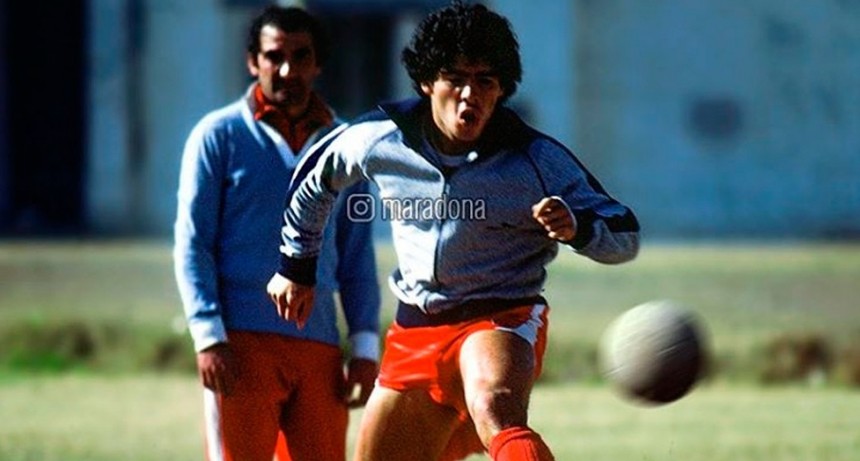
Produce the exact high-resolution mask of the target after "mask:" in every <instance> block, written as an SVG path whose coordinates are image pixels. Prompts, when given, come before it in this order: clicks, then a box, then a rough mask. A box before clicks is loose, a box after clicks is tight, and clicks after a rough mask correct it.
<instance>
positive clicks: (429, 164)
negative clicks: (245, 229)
mask: <svg viewBox="0 0 860 461" xmlns="http://www.w3.org/2000/svg"><path fill="white" fill-rule="evenodd" d="M429 111H430V109H429V105H428V103H427V102H425V101H419V100H409V101H404V102H401V103H397V104H390V105H383V106H382V107H381V110H379V111H376V112H375V113H372V114H370V115H368V116H366V117H364V118H363V119H359V120H357V121H356V122H354V123H352V124H351V126H349V127H348V128H345V129H340V130H337V131H336V132H334V133H332V134H331V135H329V137H327V139H325V140H323V141H321V142H320V143H319V144H318V147H319V148H315V150H314V152H312V153H311V154H310V155H308V156H307V157H306V158H305V159H304V160H303V162H302V164H301V165H300V166H299V170H298V171H297V173H296V176H295V177H294V179H293V184H292V185H291V186H290V187H291V190H290V197H289V198H288V202H287V207H286V209H285V212H284V220H285V225H284V228H283V230H282V241H283V245H282V247H281V252H282V253H283V255H282V258H281V268H280V269H279V272H280V273H281V274H282V275H285V276H286V277H288V278H291V279H293V280H296V281H304V282H305V283H310V282H312V280H311V276H312V275H313V264H314V258H316V257H317V256H318V254H320V253H319V248H320V243H321V241H322V238H323V233H322V230H323V225H324V223H325V219H326V216H327V215H328V213H329V210H330V207H331V206H332V204H333V203H334V201H335V197H336V193H337V191H339V190H343V189H344V188H346V187H349V186H351V185H353V184H355V183H359V182H364V181H372V182H373V183H375V184H376V186H378V188H379V194H380V198H381V201H382V206H381V209H379V210H376V211H377V212H378V213H383V217H385V215H384V214H385V213H387V214H388V218H391V227H392V235H393V239H394V245H395V250H396V253H397V256H398V268H397V269H396V270H395V271H394V273H393V274H392V275H391V277H390V278H389V285H390V287H391V289H392V290H393V292H394V293H395V295H396V296H397V298H398V299H399V300H400V301H402V302H403V303H405V304H408V305H414V306H417V307H418V308H419V309H421V311H423V312H424V313H426V314H430V315H431V316H432V315H434V314H438V313H440V312H442V311H448V310H451V309H457V308H458V307H464V305H467V304H469V303H473V302H476V301H481V300H510V299H531V298H534V297H539V296H540V295H541V292H542V290H543V285H544V282H545V280H546V270H545V267H546V265H547V264H548V263H549V262H550V261H551V260H552V259H553V258H554V257H555V256H556V254H557V251H558V242H557V241H555V240H552V239H550V238H549V237H548V236H547V235H546V231H545V230H544V229H543V228H542V227H541V226H540V225H539V224H538V223H537V222H536V221H535V220H534V218H532V210H531V207H532V205H534V204H536V203H538V202H539V201H540V200H541V199H542V198H544V197H550V196H557V197H560V198H561V199H562V200H563V201H564V202H565V203H566V204H567V206H568V207H569V208H570V209H571V211H572V213H573V215H574V217H575V220H576V222H577V233H576V236H575V238H574V239H573V241H571V242H569V246H570V247H571V248H572V249H573V250H574V251H575V252H576V253H578V254H581V255H583V256H586V257H588V258H591V259H593V260H595V261H598V262H602V263H607V264H615V263H621V262H625V261H628V260H631V259H633V258H634V257H635V256H636V254H637V252H638V248H639V223H638V221H637V220H636V217H635V216H634V214H633V212H632V211H631V210H630V209H628V208H627V207H625V206H624V205H622V204H620V203H619V202H617V201H616V200H614V199H613V198H612V197H610V196H609V195H608V194H607V193H606V191H605V190H604V189H603V187H602V186H601V185H600V184H599V183H598V181H597V180H596V179H595V178H594V177H593V176H592V175H591V174H590V173H589V172H588V171H587V170H586V169H585V167H584V166H583V165H582V163H580V161H579V160H578V159H577V158H576V157H575V156H574V155H573V154H572V153H571V152H570V151H569V150H568V149H566V148H565V147H564V146H562V145H561V144H559V143H558V142H557V141H555V140H553V139H551V138H549V137H548V136H546V135H544V134H542V133H540V132H538V131H536V130H535V129H533V128H531V127H529V126H527V125H526V124H525V123H524V122H523V121H522V120H521V119H520V118H519V117H517V116H516V115H515V114H514V113H513V112H512V111H510V110H509V109H506V108H504V107H500V108H498V109H497V110H496V113H495V114H494V115H493V118H492V119H491V120H490V121H489V122H488V126H487V128H486V131H485V133H484V135H483V136H482V143H481V147H480V148H478V149H477V150H476V151H475V152H471V153H469V154H467V157H466V159H467V163H466V164H464V165H462V166H460V167H458V168H456V169H454V170H453V171H450V172H446V169H445V168H444V167H443V165H442V163H441V161H440V158H439V156H438V154H437V153H436V152H435V151H434V150H433V149H432V147H430V145H429V143H427V142H426V141H425V137H424V135H423V132H422V126H423V123H422V121H423V119H424V117H425V116H426V114H428V113H429ZM481 206H482V208H481ZM407 207H411V208H407ZM428 207H431V208H432V209H430V208H428ZM455 207H456V213H455ZM469 207H471V208H470V209H471V211H468V213H469V215H466V211H464V210H466V209H467V208H469ZM364 209H366V207H362V208H361V210H364ZM416 209H418V211H417V212H416ZM361 210H358V211H361ZM481 210H483V211H481ZM355 211H356V210H353V212H355ZM407 211H409V212H408V213H407ZM455 214H457V215H456V216H455Z"/></svg>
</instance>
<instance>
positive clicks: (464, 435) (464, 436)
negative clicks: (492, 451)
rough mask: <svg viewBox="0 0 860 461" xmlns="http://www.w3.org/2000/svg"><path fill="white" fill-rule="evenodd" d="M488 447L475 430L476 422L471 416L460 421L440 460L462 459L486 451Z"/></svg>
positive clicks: (458, 460) (452, 460) (457, 460)
mask: <svg viewBox="0 0 860 461" xmlns="http://www.w3.org/2000/svg"><path fill="white" fill-rule="evenodd" d="M486 450H487V449H486V448H485V447H484V444H483V442H481V439H480V438H479V437H478V434H477V432H475V424H474V423H473V422H472V419H471V418H469V419H468V420H466V421H463V422H462V423H460V425H458V426H457V428H456V429H455V430H454V433H453V434H451V437H450V438H449V439H448V445H446V446H445V451H444V452H442V456H440V457H439V460H438V461H460V460H463V459H466V458H468V457H469V456H470V455H473V454H478V453H484V452H485V451H486Z"/></svg>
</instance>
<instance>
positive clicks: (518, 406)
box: [460, 330, 535, 446]
mask: <svg viewBox="0 0 860 461" xmlns="http://www.w3.org/2000/svg"><path fill="white" fill-rule="evenodd" d="M534 367H535V364H534V352H533V350H532V347H531V345H530V344H529V343H527V342H526V341H525V340H523V339H522V338H520V337H518V336H516V335H514V334H512V333H509V332H506V331H498V330H485V331H479V332H476V333H473V334H472V335H471V336H469V338H468V339H467V340H466V341H465V342H464V343H463V347H462V349H461V350H460V370H461V373H462V376H463V390H464V392H465V396H466V405H467V407H468V409H469V414H470V415H471V416H472V419H473V421H474V422H475V429H476V431H477V433H478V436H479V437H480V438H481V441H482V442H483V443H484V445H485V446H489V445H490V441H491V440H492V439H493V437H495V436H496V434H498V433H499V432H500V431H501V430H502V429H506V428H508V427H514V426H525V425H526V424H527V422H528V403H529V394H530V393H531V388H532V381H533V374H534Z"/></svg>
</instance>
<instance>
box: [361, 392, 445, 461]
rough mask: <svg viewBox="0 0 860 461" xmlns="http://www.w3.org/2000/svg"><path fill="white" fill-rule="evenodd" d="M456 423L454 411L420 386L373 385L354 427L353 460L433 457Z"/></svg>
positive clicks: (416, 460)
mask: <svg viewBox="0 0 860 461" xmlns="http://www.w3.org/2000/svg"><path fill="white" fill-rule="evenodd" d="M456 424H457V412H456V411H454V410H453V409H451V408H448V407H445V406H442V405H439V404H438V403H436V402H434V401H432V400H431V399H430V396H429V395H428V393H427V391H426V390H424V389H412V390H408V391H404V392H399V391H395V390H392V389H387V388H384V387H378V386H377V387H376V388H375V389H374V390H373V393H372V394H371V396H370V400H369V401H368V402H367V406H366V407H365V410H364V416H363V417H362V419H361V425H360V426H359V430H358V445H357V447H356V451H355V458H354V461H380V460H385V461H399V460H402V461H436V459H437V458H439V455H440V454H441V453H442V451H443V450H444V449H445V444H446V443H447V441H448V438H449V437H450V436H451V432H452V431H453V430H454V428H455V427H456Z"/></svg>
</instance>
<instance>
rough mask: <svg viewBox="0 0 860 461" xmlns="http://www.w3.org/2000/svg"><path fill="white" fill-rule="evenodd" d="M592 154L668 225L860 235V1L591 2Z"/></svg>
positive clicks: (680, 230) (583, 91)
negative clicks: (859, 178)
mask: <svg viewBox="0 0 860 461" xmlns="http://www.w3.org/2000/svg"><path fill="white" fill-rule="evenodd" d="M574 23H575V24H576V27H575V28H576V35H577V38H576V43H577V47H576V61H575V63H574V65H575V68H576V72H577V75H578V82H577V86H576V97H575V101H576V113H577V122H576V124H577V128H576V131H577V133H578V138H577V140H576V142H575V144H576V145H577V146H578V147H579V148H580V150H581V152H582V156H583V157H584V158H585V159H586V161H587V162H588V163H589V164H590V165H592V166H593V168H594V169H595V170H596V171H598V172H599V173H600V176H601V177H602V178H603V179H604V182H606V183H608V184H607V186H609V188H610V190H612V191H614V192H616V193H617V195H618V196H619V197H620V198H623V199H624V200H626V201H628V202H630V203H631V204H633V205H634V206H635V207H636V208H637V210H638V211H639V213H640V215H641V217H642V218H643V221H644V224H645V229H646V231H647V233H648V234H650V235H654V236H694V237H711V236H732V237H745V236H752V237H758V236H761V237H828V236H854V237H856V236H858V235H860V185H858V184H860V182H858V180H857V178H858V177H860V155H858V154H860V130H858V128H860V68H858V66H860V4H858V3H856V2H841V1H837V0H831V1H820V2H805V1H783V0H774V1H756V2H723V1H704V0H699V1H694V2H674V1H649V2H638V1H635V0H627V1H622V0H601V1H579V2H576V10H575V21H574Z"/></svg>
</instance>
